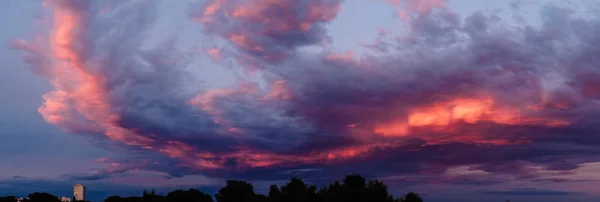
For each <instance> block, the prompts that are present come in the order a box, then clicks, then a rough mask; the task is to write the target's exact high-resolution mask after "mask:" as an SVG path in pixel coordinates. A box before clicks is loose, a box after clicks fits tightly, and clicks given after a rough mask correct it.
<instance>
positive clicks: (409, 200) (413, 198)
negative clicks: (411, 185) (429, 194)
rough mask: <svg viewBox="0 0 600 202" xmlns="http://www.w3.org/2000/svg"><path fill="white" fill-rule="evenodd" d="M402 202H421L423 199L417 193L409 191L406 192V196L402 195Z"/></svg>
mask: <svg viewBox="0 0 600 202" xmlns="http://www.w3.org/2000/svg"><path fill="white" fill-rule="evenodd" d="M404 202H423V199H422V198H421V196H419V194H417V193H415V192H409V193H408V194H406V196H404Z"/></svg>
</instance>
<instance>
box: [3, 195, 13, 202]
mask: <svg viewBox="0 0 600 202" xmlns="http://www.w3.org/2000/svg"><path fill="white" fill-rule="evenodd" d="M16 201H17V197H14V196H7V197H0V202H16Z"/></svg>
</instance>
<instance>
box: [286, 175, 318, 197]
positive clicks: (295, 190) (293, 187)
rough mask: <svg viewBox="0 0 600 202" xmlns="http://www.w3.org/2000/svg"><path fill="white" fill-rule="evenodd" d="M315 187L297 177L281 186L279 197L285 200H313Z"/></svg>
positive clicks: (315, 194) (315, 195)
mask: <svg viewBox="0 0 600 202" xmlns="http://www.w3.org/2000/svg"><path fill="white" fill-rule="evenodd" d="M316 192H317V187H315V186H312V185H307V184H305V183H304V181H302V180H301V179H298V178H292V180H291V181H290V182H289V183H287V184H286V185H283V186H282V187H281V199H282V201H285V202H304V201H315V200H316V198H317V193H316Z"/></svg>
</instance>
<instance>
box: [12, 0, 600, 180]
mask: <svg viewBox="0 0 600 202" xmlns="http://www.w3.org/2000/svg"><path fill="white" fill-rule="evenodd" d="M52 2H54V4H52V5H53V6H54V10H53V11H54V14H55V15H56V16H57V18H60V17H61V16H63V15H67V14H69V15H73V16H75V17H74V18H73V19H74V20H73V22H72V23H71V24H72V25H73V26H65V24H60V23H58V24H56V25H54V31H55V32H54V33H53V36H55V37H56V36H57V35H58V36H62V35H60V34H61V33H62V32H61V31H64V32H67V33H74V34H73V35H68V34H67V35H65V36H62V37H65V38H67V39H68V40H65V41H60V42H61V43H58V42H54V43H55V44H52V45H53V46H55V47H58V48H56V49H53V50H51V53H44V51H45V50H40V49H35V48H34V47H35V46H33V45H31V44H28V43H26V42H18V43H16V45H15V47H18V48H20V49H24V50H25V51H27V52H29V53H31V54H32V56H33V57H34V58H36V59H37V60H35V59H28V60H30V61H45V60H42V59H41V58H44V57H48V58H53V62H56V63H59V64H61V65H63V66H61V67H65V68H64V69H56V68H57V67H55V66H52V65H49V64H46V63H44V62H33V63H32V64H33V65H37V66H36V68H37V69H41V70H40V73H41V74H42V75H43V76H46V77H47V78H48V79H49V80H51V81H52V83H53V85H54V86H55V90H54V91H52V92H50V93H49V94H47V95H46V96H45V97H44V99H45V101H46V102H45V104H44V106H43V107H42V108H41V109H40V112H41V113H42V115H44V118H45V119H46V120H47V121H48V122H49V123H51V124H55V125H59V126H61V127H64V128H66V129H71V130H70V131H83V132H85V134H89V133H102V134H105V135H106V137H105V139H106V140H108V141H112V142H117V143H119V144H121V145H122V146H127V148H129V149H130V150H131V151H135V152H137V153H138V154H139V155H140V158H141V159H144V160H146V161H144V163H140V164H134V165H132V166H124V167H119V166H117V167H116V168H113V169H112V170H111V167H110V166H109V167H108V168H107V170H106V171H99V172H97V173H92V174H91V175H90V174H81V175H79V174H73V175H71V176H68V177H67V178H69V179H80V180H95V179H103V178H109V177H110V176H112V175H118V174H119V173H123V172H126V171H127V170H132V169H145V170H152V171H159V172H164V173H169V174H170V177H178V176H183V175H185V174H192V173H202V174H204V175H208V176H212V177H223V178H228V177H231V178H243V179H274V180H275V179H284V178H289V177H290V176H298V175H300V176H303V177H307V178H319V177H326V176H338V175H343V174H349V173H363V174H365V175H367V176H374V177H380V176H393V175H397V174H411V173H412V174H418V173H428V174H431V175H443V174H444V172H445V171H446V170H447V169H448V168H452V167H456V166H461V165H471V166H472V167H474V168H476V169H480V170H483V171H487V172H490V173H494V174H509V175H515V176H516V177H517V178H519V179H535V178H537V177H539V176H538V175H537V174H536V173H535V172H534V171H532V170H531V169H530V167H531V166H532V165H541V166H542V167H544V168H545V169H548V170H554V171H571V170H573V169H575V168H577V167H578V165H579V164H581V163H586V162H593V161H597V158H598V156H597V153H598V149H597V148H595V147H594V146H597V145H598V143H600V142H599V140H600V138H599V137H598V134H599V133H597V131H598V127H597V123H598V121H600V120H599V118H598V116H597V115H596V114H598V112H600V105H599V104H598V100H597V99H598V96H600V90H598V91H597V89H596V87H595V86H596V84H598V83H600V82H599V81H600V80H598V79H597V78H596V77H594V75H596V74H598V75H600V73H598V72H600V71H599V70H598V69H599V68H598V64H600V63H599V62H598V59H597V57H594V56H595V55H599V54H600V49H598V48H597V47H595V46H593V44H598V43H599V42H600V37H598V36H597V35H595V34H594V33H596V31H597V30H598V29H599V28H600V20H599V19H596V18H594V19H587V20H584V19H578V18H574V17H571V16H570V15H569V14H568V12H566V11H565V10H562V9H560V8H558V7H554V6H548V7H545V8H543V9H542V12H541V15H542V19H543V22H544V23H543V24H542V25H541V27H533V26H530V27H516V28H515V27H509V26H508V25H506V24H505V22H503V21H501V20H500V18H499V17H497V16H494V15H492V14H487V13H484V12H477V13H475V14H472V15H470V16H467V17H466V18H464V19H463V18H461V17H460V16H458V15H457V14H455V13H453V12H452V11H450V10H447V9H445V8H442V9H435V10H432V11H431V12H425V13H421V14H420V15H415V16H413V17H411V19H410V33H409V34H408V35H407V36H403V37H400V38H399V39H397V40H395V42H393V43H392V42H387V41H394V40H386V43H388V44H387V45H386V46H385V47H386V48H373V50H374V51H378V50H379V53H378V54H376V55H368V56H365V57H362V58H360V59H354V58H349V57H348V56H347V55H345V56H344V57H338V56H336V55H335V54H334V53H306V52H300V51H297V50H296V49H297V48H298V47H302V46H308V45H318V44H319V43H320V42H322V41H326V40H327V38H328V37H327V33H326V29H325V25H326V24H327V23H328V22H330V21H332V20H334V19H335V16H336V14H337V12H338V10H339V4H340V2H339V1H283V2H281V1H278V2H275V1H266V0H258V1H233V2H229V1H227V2H226V1H221V0H215V1H209V2H206V4H204V5H202V6H199V7H198V9H199V11H198V13H195V14H194V16H195V17H196V20H198V21H199V22H200V23H201V24H202V25H203V28H204V31H205V32H206V33H207V34H209V35H210V36H212V37H217V38H222V39H224V40H225V41H226V42H228V43H229V45H231V46H233V47H234V49H235V51H234V54H233V55H232V56H233V57H235V58H238V60H237V61H238V65H241V66H243V67H249V65H250V67H249V68H251V69H252V68H256V67H258V68H256V69H260V70H262V73H263V74H264V75H265V76H264V78H263V79H264V81H265V82H264V83H267V84H265V85H261V84H259V83H260V82H255V81H251V79H242V78H240V79H239V81H238V83H236V85H234V86H232V87H229V88H221V89H202V88H201V87H197V88H194V87H190V86H187V85H188V84H192V85H195V84H198V83H201V82H199V81H197V80H196V78H195V77H194V76H193V75H191V74H190V72H189V71H187V70H186V67H187V65H189V61H191V60H193V58H187V56H185V55H186V54H183V53H180V52H177V51H176V49H177V48H176V47H175V46H174V44H175V39H173V40H170V41H169V40H167V41H166V42H164V43H163V44H159V45H157V46H156V47H153V48H142V45H143V44H144V42H145V39H146V37H147V36H148V33H147V32H146V31H147V30H148V29H149V28H151V27H152V25H153V21H154V20H155V19H154V18H155V16H154V15H155V14H156V13H154V12H153V11H154V9H155V5H154V4H153V3H152V2H145V3H140V2H133V1H132V2H129V1H124V2H122V3H121V5H119V6H116V7H115V9H114V10H112V11H110V12H108V13H106V14H103V15H100V16H96V15H95V14H96V13H97V11H98V9H99V8H100V7H99V6H98V5H92V4H90V5H87V4H86V5H83V4H80V3H77V2H76V1H66V0H63V1H52ZM140 7H142V9H141V8H140ZM140 10H144V12H141V11H140ZM151 11H152V12H151ZM113 18H114V19H119V20H118V21H113V20H112V19H113ZM550 22H553V23H550ZM554 22H556V23H554ZM57 30H58V31H57ZM69 36H70V38H69ZM379 37H380V38H379V39H378V41H380V42H381V41H383V40H384V39H385V37H386V35H383V34H382V35H380V36H379ZM40 53H44V54H41V55H40ZM280 53H281V54H280ZM54 55H58V56H54ZM239 58H243V59H239ZM249 61H250V62H249ZM36 71H38V70H36ZM55 71H56V72H61V71H64V72H66V73H63V72H61V74H58V73H56V72H55ZM72 80H75V81H72ZM190 89H191V90H190ZM82 120H83V121H82ZM120 163H127V162H126V161H124V162H120ZM119 165H122V164H119ZM299 169H300V170H302V169H315V170H314V172H287V171H290V170H299ZM417 181H418V182H419V183H421V182H422V183H425V182H428V181H431V179H426V180H422V181H419V180H417ZM447 182H448V183H465V184H491V183H496V181H494V180H491V181H481V180H479V181H478V180H476V179H471V178H462V179H461V178H458V179H454V180H449V181H447Z"/></svg>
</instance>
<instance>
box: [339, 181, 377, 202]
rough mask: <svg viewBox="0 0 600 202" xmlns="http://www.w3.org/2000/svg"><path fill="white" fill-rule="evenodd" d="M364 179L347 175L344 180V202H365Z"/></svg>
mask: <svg viewBox="0 0 600 202" xmlns="http://www.w3.org/2000/svg"><path fill="white" fill-rule="evenodd" d="M366 185H367V184H366V179H365V178H364V177H362V176H360V175H348V176H346V178H344V184H343V188H344V201H345V202H367V196H366V193H365V188H366ZM369 202H370V201H369Z"/></svg>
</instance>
